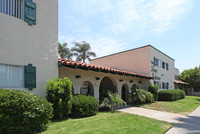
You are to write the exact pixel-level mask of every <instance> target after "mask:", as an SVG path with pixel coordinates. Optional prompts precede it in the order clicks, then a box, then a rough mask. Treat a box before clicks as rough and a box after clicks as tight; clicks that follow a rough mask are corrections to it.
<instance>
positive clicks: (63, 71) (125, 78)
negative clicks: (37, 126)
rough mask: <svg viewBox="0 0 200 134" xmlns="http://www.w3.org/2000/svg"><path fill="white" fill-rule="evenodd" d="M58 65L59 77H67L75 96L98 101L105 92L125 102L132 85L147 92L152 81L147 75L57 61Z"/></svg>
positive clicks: (61, 60) (80, 63)
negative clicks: (87, 97)
mask: <svg viewBox="0 0 200 134" xmlns="http://www.w3.org/2000/svg"><path fill="white" fill-rule="evenodd" d="M58 63H59V77H61V78H64V77H69V79H70V80H71V81H72V83H73V91H74V93H75V94H76V93H78V94H85V95H91V96H94V97H95V98H96V99H100V100H101V98H103V97H105V96H106V93H107V90H110V91H112V92H116V93H118V94H119V95H120V96H121V97H122V98H123V99H124V100H126V95H127V93H128V92H129V93H130V92H131V87H132V86H133V84H136V85H138V86H139V87H141V88H142V89H146V90H147V89H148V87H149V85H150V79H152V77H151V76H149V75H143V74H139V73H133V72H130V71H124V70H119V69H113V68H109V67H104V66H96V65H92V64H87V63H82V62H74V61H70V60H64V59H59V61H58Z"/></svg>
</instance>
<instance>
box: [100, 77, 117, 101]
mask: <svg viewBox="0 0 200 134" xmlns="http://www.w3.org/2000/svg"><path fill="white" fill-rule="evenodd" d="M108 90H109V91H111V92H112V93H116V92H117V84H116V81H115V80H114V79H113V78H111V77H107V76H106V77H104V78H103V79H102V80H101V83H100V87H99V101H100V102H101V101H103V99H104V98H105V97H107V93H108Z"/></svg>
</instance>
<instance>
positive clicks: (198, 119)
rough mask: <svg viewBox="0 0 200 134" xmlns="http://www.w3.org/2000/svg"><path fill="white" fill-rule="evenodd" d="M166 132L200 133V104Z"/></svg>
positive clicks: (168, 133)
mask: <svg viewBox="0 0 200 134" xmlns="http://www.w3.org/2000/svg"><path fill="white" fill-rule="evenodd" d="M165 134H200V106H199V107H198V108H197V109H196V110H194V111H193V112H192V113H190V114H189V115H188V116H187V118H185V119H184V120H183V121H182V122H180V123H179V124H177V125H176V126H174V127H173V128H171V129H170V130H169V131H167V132H166V133H165Z"/></svg>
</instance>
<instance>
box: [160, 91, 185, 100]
mask: <svg viewBox="0 0 200 134" xmlns="http://www.w3.org/2000/svg"><path fill="white" fill-rule="evenodd" d="M158 97H159V99H158V100H159V101H175V100H179V99H184V98H185V92H184V91H183V90H180V89H173V90H162V91H160V92H159V95H158Z"/></svg>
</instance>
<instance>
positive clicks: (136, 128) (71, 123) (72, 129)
mask: <svg viewBox="0 0 200 134" xmlns="http://www.w3.org/2000/svg"><path fill="white" fill-rule="evenodd" d="M170 127H172V124H169V123H166V122H162V121H158V120H153V119H149V118H146V117H141V116H137V115H131V114H126V113H121V112H115V113H110V112H108V113H101V112H100V113H98V114H97V115H96V116H92V117H88V118H81V119H68V120H65V121H59V122H52V123H50V124H49V126H48V128H47V130H46V131H44V132H42V134H162V133H164V132H166V131H167V130H168V129H169V128H170Z"/></svg>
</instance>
